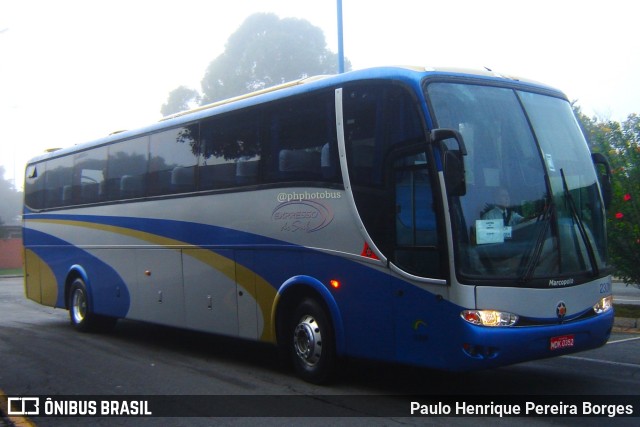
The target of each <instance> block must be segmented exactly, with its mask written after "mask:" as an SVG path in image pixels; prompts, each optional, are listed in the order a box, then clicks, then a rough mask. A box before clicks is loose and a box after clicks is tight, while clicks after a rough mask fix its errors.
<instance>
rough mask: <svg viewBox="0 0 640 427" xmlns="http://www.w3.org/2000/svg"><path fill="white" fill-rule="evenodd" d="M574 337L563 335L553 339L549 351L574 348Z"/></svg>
mask: <svg viewBox="0 0 640 427" xmlns="http://www.w3.org/2000/svg"><path fill="white" fill-rule="evenodd" d="M574 338H575V337H574V335H562V336H559V337H553V338H551V341H550V342H549V350H560V349H563V348H569V347H573V344H574Z"/></svg>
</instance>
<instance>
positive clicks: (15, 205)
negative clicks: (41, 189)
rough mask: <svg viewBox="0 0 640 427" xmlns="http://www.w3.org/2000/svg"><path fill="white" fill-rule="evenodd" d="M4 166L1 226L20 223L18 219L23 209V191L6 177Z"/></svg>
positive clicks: (0, 176)
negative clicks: (17, 189) (19, 190)
mask: <svg viewBox="0 0 640 427" xmlns="http://www.w3.org/2000/svg"><path fill="white" fill-rule="evenodd" d="M4 172H5V170H4V167H3V166H0V226H1V225H18V224H19V223H20V221H19V220H18V219H17V218H18V217H19V215H20V211H21V209H22V193H21V192H18V191H16V189H15V187H14V185H13V184H12V183H11V182H10V181H8V180H5V179H4Z"/></svg>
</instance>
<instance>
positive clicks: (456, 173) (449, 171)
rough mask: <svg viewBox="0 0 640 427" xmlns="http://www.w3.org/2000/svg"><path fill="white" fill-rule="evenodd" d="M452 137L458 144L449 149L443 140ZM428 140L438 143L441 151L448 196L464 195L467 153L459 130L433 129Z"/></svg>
mask: <svg viewBox="0 0 640 427" xmlns="http://www.w3.org/2000/svg"><path fill="white" fill-rule="evenodd" d="M447 139H453V140H455V141H456V143H457V144H458V149H457V150H455V149H451V148H448V146H447V145H446V144H445V143H444V142H443V141H445V140H447ZM430 140H431V141H430V142H431V144H432V145H438V146H439V147H440V150H441V152H442V170H443V172H444V180H445V184H446V188H447V194H449V195H450V196H464V195H465V194H466V193H467V185H466V181H465V170H464V159H463V157H464V156H466V155H467V148H466V146H465V145H464V140H463V138H462V135H461V134H460V132H458V131H456V130H453V129H434V130H432V131H431V135H430Z"/></svg>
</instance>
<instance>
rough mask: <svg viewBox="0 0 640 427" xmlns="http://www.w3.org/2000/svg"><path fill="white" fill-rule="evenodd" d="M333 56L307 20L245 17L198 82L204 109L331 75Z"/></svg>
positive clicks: (335, 63)
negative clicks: (312, 77)
mask: <svg viewBox="0 0 640 427" xmlns="http://www.w3.org/2000/svg"><path fill="white" fill-rule="evenodd" d="M337 67H338V58H337V55H336V54H334V53H332V52H330V51H329V50H328V49H327V48H326V41H325V38H324V34H323V32H322V30H321V29H320V28H318V27H314V26H313V25H311V24H310V23H309V22H308V21H306V20H301V19H295V18H285V19H279V18H278V17H277V16H276V15H274V14H268V13H257V14H254V15H251V16H249V17H248V18H247V19H246V20H245V21H244V23H243V24H242V25H241V26H240V28H238V30H237V31H236V32H235V33H233V34H232V35H231V36H230V37H229V40H228V41H227V46H226V49H225V51H224V53H223V54H222V55H220V56H218V57H217V58H216V59H214V60H213V61H212V62H211V64H209V67H208V68H207V71H206V73H205V76H204V78H203V80H202V90H203V92H204V95H203V100H202V101H203V104H206V103H210V102H214V101H218V100H221V99H226V98H229V97H232V96H237V95H241V94H245V93H249V92H252V91H255V90H260V89H264V88H267V87H270V86H274V85H278V84H281V83H284V82H287V81H292V80H296V79H299V78H303V77H308V76H313V75H320V74H329V73H335V72H336V71H337Z"/></svg>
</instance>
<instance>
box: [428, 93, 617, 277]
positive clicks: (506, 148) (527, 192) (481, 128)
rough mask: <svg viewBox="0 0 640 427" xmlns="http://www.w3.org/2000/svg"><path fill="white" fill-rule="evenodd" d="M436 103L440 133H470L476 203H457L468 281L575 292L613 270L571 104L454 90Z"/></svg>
mask: <svg viewBox="0 0 640 427" xmlns="http://www.w3.org/2000/svg"><path fill="white" fill-rule="evenodd" d="M426 94H427V97H428V99H429V102H430V106H431V108H432V111H433V113H434V115H435V121H436V124H437V126H438V127H440V128H451V129H455V130H458V131H460V133H461V134H462V136H463V138H464V142H465V144H466V147H467V152H468V153H467V156H465V158H464V164H465V173H466V184H467V188H466V194H465V195H463V196H456V197H450V200H449V203H450V211H451V214H452V225H453V237H454V246H455V258H456V266H457V274H458V275H459V276H460V277H461V278H463V279H466V280H467V281H468V280H473V281H474V283H477V284H479V285H482V284H489V283H490V284H492V285H500V284H504V285H507V284H509V285H513V284H514V283H519V284H520V285H521V286H531V287H536V286H541V287H542V286H544V287H555V286H570V285H573V284H578V283H580V282H582V281H584V280H587V279H588V278H592V277H593V276H595V275H597V274H598V273H599V272H600V271H602V270H603V269H604V268H605V267H606V250H605V248H606V240H605V236H606V233H605V229H604V223H605V221H604V207H603V203H602V199H601V196H600V192H599V188H598V182H597V178H596V174H595V170H594V167H593V165H592V163H591V157H590V155H589V150H588V147H587V144H586V142H585V140H584V137H583V135H582V133H581V131H580V128H579V126H578V123H577V121H576V119H575V117H574V115H573V112H572V109H571V106H570V104H569V103H568V102H567V101H566V100H564V99H561V98H556V97H553V96H548V95H542V94H539V93H533V92H524V91H519V90H515V89H511V88H504V87H494V86H480V85H474V84H460V83H444V82H434V83H431V84H429V85H428V86H427V87H426ZM581 277H582V278H583V279H582V280H581V279H580V278H581Z"/></svg>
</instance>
